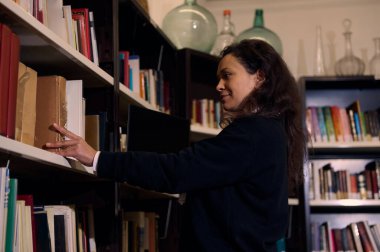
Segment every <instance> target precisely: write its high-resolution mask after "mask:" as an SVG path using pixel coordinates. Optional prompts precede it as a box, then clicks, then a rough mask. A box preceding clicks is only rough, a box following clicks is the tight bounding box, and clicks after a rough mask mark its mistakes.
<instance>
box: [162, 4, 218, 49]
mask: <svg viewBox="0 0 380 252" xmlns="http://www.w3.org/2000/svg"><path fill="white" fill-rule="evenodd" d="M162 29H163V31H164V32H165V34H166V35H167V36H168V37H169V39H170V40H171V41H172V42H173V43H174V45H175V46H176V47H177V48H178V49H182V48H192V49H196V50H199V51H203V52H207V53H208V52H210V50H211V47H212V46H213V44H214V41H215V38H216V35H217V32H218V31H217V25H216V21H215V18H214V16H213V15H212V14H211V13H210V12H209V11H208V10H207V9H205V8H204V7H202V6H200V5H198V4H197V2H196V0H185V3H184V4H182V5H180V6H178V7H176V8H174V9H173V10H171V11H170V12H169V13H168V14H167V15H166V16H165V17H164V20H163V23H162Z"/></svg>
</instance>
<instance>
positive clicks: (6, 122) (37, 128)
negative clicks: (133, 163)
mask: <svg viewBox="0 0 380 252" xmlns="http://www.w3.org/2000/svg"><path fill="white" fill-rule="evenodd" d="M0 38H1V39H0V49H1V50H0V96H1V99H0V135H2V136H5V137H8V138H11V139H15V140H17V141H19V142H22V143H25V144H28V145H32V146H35V147H38V148H43V147H44V145H45V143H47V142H52V141H53V142H54V141H58V140H60V139H61V136H60V134H58V133H56V132H54V131H51V130H49V126H50V125H51V124H52V123H54V122H56V123H58V124H60V125H62V126H65V127H66V128H67V129H68V130H70V131H72V132H73V133H75V134H76V135H78V136H81V137H83V138H86V128H88V131H89V134H87V138H86V140H88V141H89V142H91V143H93V142H95V141H98V142H99V141H100V142H99V143H98V144H97V145H96V144H95V143H94V144H93V146H95V147H94V148H97V149H98V150H106V149H107V148H106V146H107V143H106V140H105V138H106V136H107V133H106V132H107V127H106V125H105V124H106V123H107V121H108V120H107V117H106V115H102V112H99V113H98V114H97V115H91V116H92V117H94V118H92V119H91V116H89V118H88V120H90V121H91V122H90V123H89V124H88V126H87V127H86V117H85V107H86V100H85V99H84V98H83V82H82V80H66V79H65V78H64V77H62V76H58V75H50V76H38V73H37V72H36V71H35V70H34V69H32V68H30V67H28V66H26V65H25V64H23V63H22V62H20V61H19V51H20V46H19V40H18V38H17V35H15V34H14V33H12V31H11V30H10V28H9V27H8V26H6V25H4V24H0ZM95 127H98V128H95ZM94 131H96V133H94ZM93 138H96V139H97V140H96V139H95V140H94V139H93ZM87 170H88V171H89V172H92V170H91V169H87Z"/></svg>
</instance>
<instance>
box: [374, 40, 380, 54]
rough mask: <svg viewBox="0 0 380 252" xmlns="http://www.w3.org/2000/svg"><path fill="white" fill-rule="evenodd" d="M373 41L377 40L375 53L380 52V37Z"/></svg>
mask: <svg viewBox="0 0 380 252" xmlns="http://www.w3.org/2000/svg"><path fill="white" fill-rule="evenodd" d="M373 41H374V42H375V54H380V37H379V38H374V39H373Z"/></svg>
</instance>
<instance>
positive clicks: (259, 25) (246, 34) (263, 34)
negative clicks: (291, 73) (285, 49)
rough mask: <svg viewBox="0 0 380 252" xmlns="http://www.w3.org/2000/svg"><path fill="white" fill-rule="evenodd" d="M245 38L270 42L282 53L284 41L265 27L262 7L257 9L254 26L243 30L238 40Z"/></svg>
mask: <svg viewBox="0 0 380 252" xmlns="http://www.w3.org/2000/svg"><path fill="white" fill-rule="evenodd" d="M243 39H261V40H264V41H266V42H267V43H269V44H270V45H271V46H273V47H274V49H275V50H276V51H277V52H278V53H279V54H280V55H282V43H281V40H280V38H279V37H278V36H277V34H276V33H274V32H273V31H271V30H269V29H268V28H265V26H264V11H263V10H262V9H256V10H255V18H254V21H253V27H251V28H249V29H247V30H244V31H243V32H241V33H240V34H239V35H238V36H237V38H236V41H238V42H240V41H241V40H243Z"/></svg>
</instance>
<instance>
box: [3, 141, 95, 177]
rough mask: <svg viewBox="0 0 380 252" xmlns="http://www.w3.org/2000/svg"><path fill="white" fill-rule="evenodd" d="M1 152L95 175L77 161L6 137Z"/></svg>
mask: <svg viewBox="0 0 380 252" xmlns="http://www.w3.org/2000/svg"><path fill="white" fill-rule="evenodd" d="M0 151H1V152H3V153H9V154H11V155H14V156H18V157H21V158H24V159H28V160H33V161H36V162H40V163H45V164H49V165H55V166H60V167H64V168H68V169H76V170H81V171H86V172H88V173H91V174H93V171H92V169H89V168H88V167H85V166H83V165H81V164H80V163H79V162H78V161H76V160H73V159H67V158H64V157H62V156H60V155H57V154H55V153H52V152H49V151H46V150H43V149H40V148H37V147H34V146H31V145H28V144H24V143H21V142H18V141H16V140H13V139H10V138H7V137H4V136H0Z"/></svg>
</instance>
